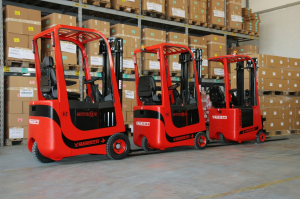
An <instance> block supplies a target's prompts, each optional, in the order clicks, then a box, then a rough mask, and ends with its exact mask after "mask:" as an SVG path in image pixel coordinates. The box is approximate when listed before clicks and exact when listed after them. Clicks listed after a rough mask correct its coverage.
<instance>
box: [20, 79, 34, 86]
mask: <svg viewBox="0 0 300 199" xmlns="http://www.w3.org/2000/svg"><path fill="white" fill-rule="evenodd" d="M22 81H23V87H26V88H27V87H32V88H36V77H22Z"/></svg>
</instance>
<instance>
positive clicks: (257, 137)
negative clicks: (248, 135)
mask: <svg viewBox="0 0 300 199" xmlns="http://www.w3.org/2000/svg"><path fill="white" fill-rule="evenodd" d="M262 136H263V137H262ZM265 140H266V134H265V133H264V132H263V131H260V132H258V134H257V135H256V141H257V143H264V142H265Z"/></svg>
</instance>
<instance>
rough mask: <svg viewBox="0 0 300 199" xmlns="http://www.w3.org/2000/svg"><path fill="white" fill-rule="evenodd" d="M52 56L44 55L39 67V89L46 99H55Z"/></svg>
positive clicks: (55, 90) (55, 83)
mask: <svg viewBox="0 0 300 199" xmlns="http://www.w3.org/2000/svg"><path fill="white" fill-rule="evenodd" d="M53 66H54V61H53V58H52V57H45V58H44V60H43V63H42V68H41V84H40V89H41V92H42V95H43V97H45V98H46V99H57V81H56V73H55V70H54V68H53Z"/></svg>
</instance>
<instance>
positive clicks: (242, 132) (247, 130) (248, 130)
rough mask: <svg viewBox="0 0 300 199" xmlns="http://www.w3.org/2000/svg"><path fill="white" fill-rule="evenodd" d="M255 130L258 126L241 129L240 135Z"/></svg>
mask: <svg viewBox="0 0 300 199" xmlns="http://www.w3.org/2000/svg"><path fill="white" fill-rule="evenodd" d="M257 130H258V126H257V127H253V128H250V129H246V130H243V131H241V132H240V135H242V134H245V133H250V132H252V131H257Z"/></svg>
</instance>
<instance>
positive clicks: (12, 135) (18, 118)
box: [5, 76, 37, 139]
mask: <svg viewBox="0 0 300 199" xmlns="http://www.w3.org/2000/svg"><path fill="white" fill-rule="evenodd" d="M34 100H37V91H36V78H35V77H22V76H9V77H7V78H5V138H6V139H17V138H27V136H28V117H29V102H30V101H34Z"/></svg>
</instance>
